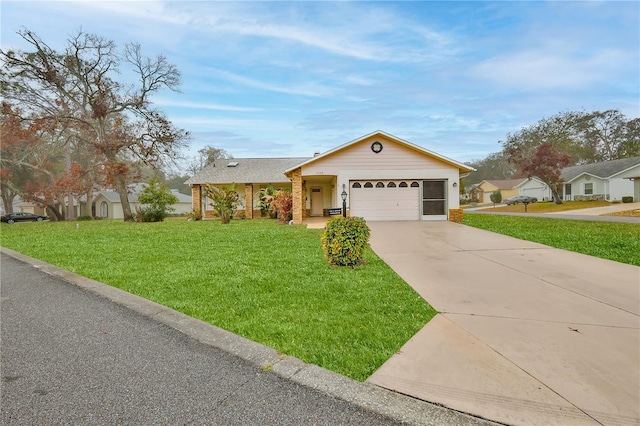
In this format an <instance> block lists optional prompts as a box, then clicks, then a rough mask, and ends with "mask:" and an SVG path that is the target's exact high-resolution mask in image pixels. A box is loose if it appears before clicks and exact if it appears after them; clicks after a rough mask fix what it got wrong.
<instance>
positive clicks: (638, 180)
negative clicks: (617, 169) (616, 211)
mask: <svg viewBox="0 0 640 426" xmlns="http://www.w3.org/2000/svg"><path fill="white" fill-rule="evenodd" d="M625 179H629V180H630V181H632V182H633V201H635V202H638V201H640V173H638V174H637V175H633V176H629V177H626V178H625Z"/></svg>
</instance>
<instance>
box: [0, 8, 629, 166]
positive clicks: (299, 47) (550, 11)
mask: <svg viewBox="0 0 640 426" xmlns="http://www.w3.org/2000/svg"><path fill="white" fill-rule="evenodd" d="M1 14H2V18H1V19H2V29H1V36H2V40H1V44H2V48H3V49H7V48H23V49H25V48H27V47H28V46H27V45H26V44H25V43H24V42H23V41H22V40H21V39H20V38H19V37H18V36H17V35H16V34H15V32H16V31H17V30H19V29H20V28H22V27H24V28H27V29H30V30H33V31H35V32H36V33H37V34H38V35H39V36H40V37H41V38H42V39H43V40H45V41H46V42H47V43H48V44H49V45H51V46H52V47H56V48H62V47H63V46H64V42H65V39H66V38H67V37H68V36H69V35H70V34H73V33H74V32H76V31H77V30H78V29H80V28H82V29H83V30H84V31H86V32H90V33H96V34H99V35H102V36H104V37H106V38H109V39H112V40H114V41H115V42H116V43H117V44H118V46H124V44H125V43H127V42H138V43H140V44H141V45H142V48H143V52H144V53H145V54H146V55H148V56H155V55H156V54H158V53H162V54H164V55H165V56H167V58H168V59H169V60H170V61H171V62H173V63H175V64H176V65H177V66H178V68H179V69H180V71H181V73H182V87H181V93H173V92H170V91H163V92H160V93H159V94H157V96H156V97H155V103H156V104H157V105H158V106H160V107H161V108H162V109H163V110H164V111H166V112H167V114H168V116H169V118H170V119H171V120H172V121H173V122H174V123H175V124H176V125H177V126H179V127H182V128H184V129H186V130H188V131H190V132H191V134H192V136H193V139H192V141H191V151H192V152H195V151H197V150H198V149H199V148H201V147H202V146H204V145H212V146H215V147H217V148H223V149H225V150H226V151H228V152H229V153H230V154H232V155H233V156H235V157H287V156H311V155H312V154H313V152H315V151H320V152H323V151H326V150H329V149H331V148H333V147H335V146H337V145H340V144H342V143H345V142H348V141H350V140H353V139H355V138H358V137H360V136H362V135H365V134H368V133H371V132H373V131H375V130H383V131H385V132H388V133H391V134H393V135H396V136H398V137H401V138H403V139H406V140H409V141H410V142H413V143H416V144H418V145H421V146H423V147H425V148H427V149H430V150H432V151H435V152H437V153H439V154H442V155H445V156H447V157H450V158H453V159H455V160H458V161H469V160H472V159H479V158H484V157H486V155H487V154H489V153H491V152H496V151H499V150H500V149H501V146H500V144H499V141H500V140H504V139H505V137H506V135H507V133H513V132H517V131H518V130H519V129H520V128H522V127H523V126H527V125H530V124H534V123H536V122H537V121H538V120H540V119H541V118H543V117H548V116H550V115H554V114H556V113H559V112H562V111H567V110H588V111H591V110H605V109H619V110H620V111H622V112H623V113H624V114H625V115H626V116H627V117H628V118H635V117H640V90H639V85H640V2H637V1H625V2H614V1H589V2H584V1H582V2H571V1H562V2H541V1H531V2H527V1H518V2H515V1H514V2H511V1H501V2H481V1H472V2H456V1H450V2H430V1H424V2H381V1H375V2H365V1H357V2H349V1H321V2H212V1H180V2H178V1H176V2H164V1H135V2H133V1H129V2H113V1H110V2H97V1H78V2H68V1H49V2H30V1H6V0H3V1H2V4H1Z"/></svg>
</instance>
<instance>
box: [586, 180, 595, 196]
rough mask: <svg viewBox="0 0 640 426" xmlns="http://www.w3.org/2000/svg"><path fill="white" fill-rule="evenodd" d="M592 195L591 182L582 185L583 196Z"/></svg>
mask: <svg viewBox="0 0 640 426" xmlns="http://www.w3.org/2000/svg"><path fill="white" fill-rule="evenodd" d="M592 194H593V182H589V183H585V184H584V195H592Z"/></svg>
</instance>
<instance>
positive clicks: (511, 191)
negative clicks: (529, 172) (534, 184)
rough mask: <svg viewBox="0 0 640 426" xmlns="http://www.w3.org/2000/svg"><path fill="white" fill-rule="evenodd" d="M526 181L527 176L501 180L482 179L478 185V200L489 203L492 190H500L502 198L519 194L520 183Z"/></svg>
mask: <svg viewBox="0 0 640 426" xmlns="http://www.w3.org/2000/svg"><path fill="white" fill-rule="evenodd" d="M526 181H527V178H521V179H501V180H483V181H482V182H480V184H479V185H478V192H477V194H478V202H480V203H491V194H492V193H493V192H494V191H500V194H502V199H503V200H504V199H505V198H509V197H514V196H516V195H520V188H519V187H520V185H521V184H523V183H524V182H526Z"/></svg>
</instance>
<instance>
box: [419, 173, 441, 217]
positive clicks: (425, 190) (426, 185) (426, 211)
mask: <svg viewBox="0 0 640 426" xmlns="http://www.w3.org/2000/svg"><path fill="white" fill-rule="evenodd" d="M422 219H423V220H447V181H446V180H436V179H434V180H423V181H422Z"/></svg>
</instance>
